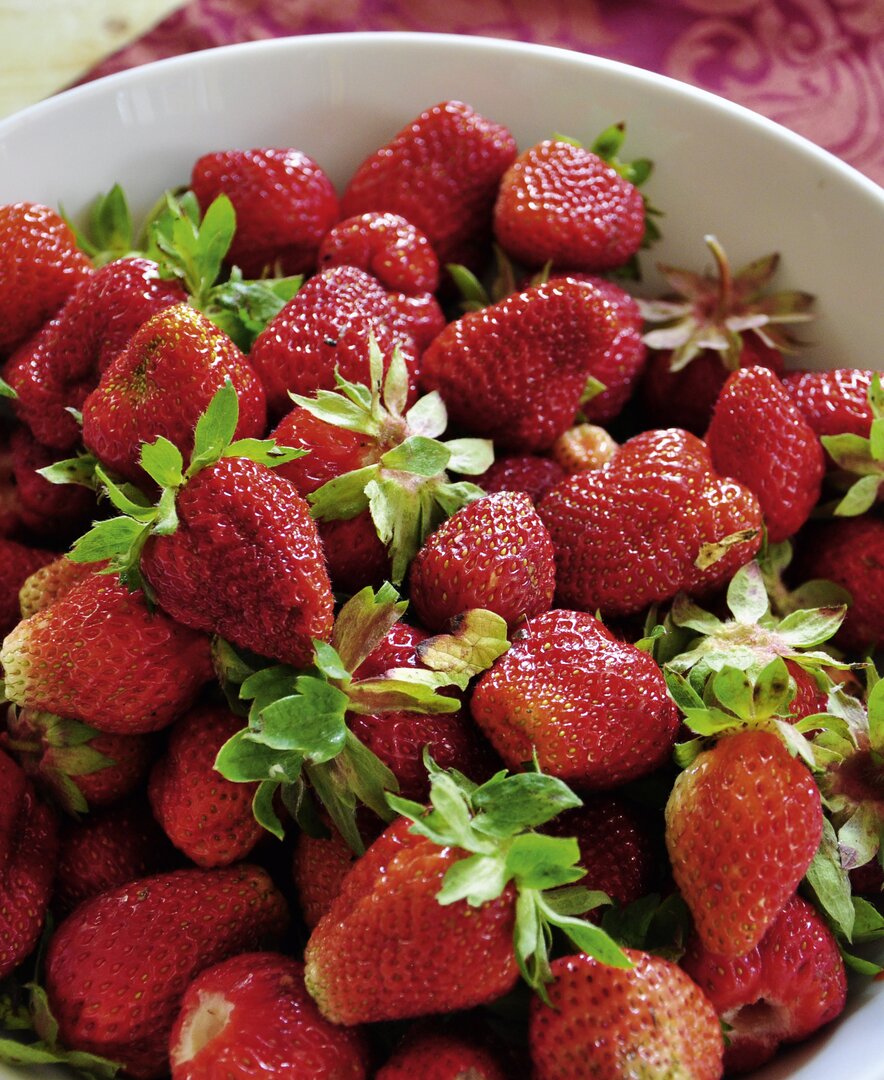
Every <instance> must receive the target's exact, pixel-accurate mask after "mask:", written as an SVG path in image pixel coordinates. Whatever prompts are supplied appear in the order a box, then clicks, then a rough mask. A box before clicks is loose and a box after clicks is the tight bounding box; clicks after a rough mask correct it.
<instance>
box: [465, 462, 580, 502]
mask: <svg viewBox="0 0 884 1080" xmlns="http://www.w3.org/2000/svg"><path fill="white" fill-rule="evenodd" d="M565 476H566V473H565V470H564V469H563V468H562V466H561V465H559V463H558V462H557V461H554V460H553V459H552V458H545V457H539V456H538V455H536V454H508V455H505V456H504V457H499V458H497V459H496V460H495V461H494V463H493V464H492V465H491V467H490V468H489V469H487V470H486V471H485V472H483V473H482V474H481V476H477V477H476V478H475V481H476V483H477V484H478V486H479V487H480V488H482V489H483V491H487V492H488V494H489V495H493V494H494V493H495V492H497V491H524V493H525V494H526V495H527V496H528V497H529V498H530V499H531V502H533V503H534V505H535V506H536V505H537V504H538V503H539V502H540V500H541V499H542V498H543V496H544V495H545V494H546V493H547V492H548V491H549V489H550V488H551V487H553V485H555V484H557V483H558V482H559V481H560V480H564V479H565Z"/></svg>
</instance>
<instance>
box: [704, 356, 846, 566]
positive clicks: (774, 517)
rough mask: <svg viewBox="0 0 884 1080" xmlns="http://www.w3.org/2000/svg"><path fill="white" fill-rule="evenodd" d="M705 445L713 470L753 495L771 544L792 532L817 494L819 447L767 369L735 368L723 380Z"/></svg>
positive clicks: (820, 475) (820, 472)
mask: <svg viewBox="0 0 884 1080" xmlns="http://www.w3.org/2000/svg"><path fill="white" fill-rule="evenodd" d="M706 443H707V445H708V447H709V452H710V454H711V455H712V464H713V466H714V467H715V469H716V471H717V472H719V473H721V474H722V476H730V477H732V478H733V479H734V480H739V481H740V483H741V484H745V486H746V487H747V488H749V490H750V491H752V492H753V493H754V494H755V495H756V496H757V497H758V502H759V504H760V506H761V511H762V513H763V514H764V522H765V525H766V526H767V536H768V540H769V541H770V542H771V543H773V544H775V543H779V541H780V540H785V539H787V538H788V537H790V536H792V535H793V534H794V533H796V532H798V530H799V529H800V528H801V526H802V525H803V524H804V523H805V521H807V519H808V517H809V516H810V512H811V510H813V508H814V506H815V505H816V503H817V500H818V499H819V496H820V487H821V485H822V480H823V474H824V472H825V464H824V459H823V448H822V446H821V445H820V441H819V438H818V437H817V435H816V434H815V432H814V430H813V428H812V427H811V426H810V424H808V422H807V421H806V420H805V419H804V417H803V416H802V414H801V412H800V411H799V410H798V408H797V407H796V406H795V405H793V404H792V401H791V399H790V397H789V395H788V394H787V393H786V391H785V390H784V389H783V385H782V383H781V382H780V381H779V379H778V378H777V377H776V375H774V373H773V372H772V371H769V370H768V369H767V368H763V367H752V368H741V369H740V370H739V371H735V372H734V373H733V374H732V375H731V376H730V377H729V378H728V380H727V382H726V383H725V384H724V388H723V389H722V391H721V394H719V397H718V401H717V402H716V404H715V410H714V412H713V414H712V422H711V423H710V425H709V430H708V431H707V433H706Z"/></svg>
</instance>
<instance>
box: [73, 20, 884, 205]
mask: <svg viewBox="0 0 884 1080" xmlns="http://www.w3.org/2000/svg"><path fill="white" fill-rule="evenodd" d="M345 30H417V31H430V32H437V33H459V34H483V35H487V36H492V37H502V38H513V39H517V40H521V41H534V42H540V43H543V44H547V45H557V46H560V47H564V48H569V49H575V50H578V51H581V52H586V53H593V54H595V55H598V56H606V57H610V58H611V59H614V60H622V61H625V62H627V63H630V64H635V65H637V66H639V67H643V68H647V69H649V70H651V71H658V72H662V73H664V74H666V75H671V76H673V77H675V78H677V79H681V80H683V81H685V82H688V83H693V84H694V85H697V86H701V87H704V88H705V89H708V90H712V91H713V92H715V93H718V94H721V95H722V96H724V97H727V98H730V99H731V100H733V101H737V102H739V103H741V104H743V105H747V106H748V107H749V108H751V109H754V110H756V111H757V112H759V113H762V114H764V115H765V116H768V117H770V118H772V119H774V120H777V121H779V122H780V123H782V124H784V125H785V126H787V127H790V128H792V129H793V130H794V131H797V132H799V133H800V134H802V135H805V136H806V137H807V138H809V139H811V140H813V141H814V142H816V143H817V144H818V145H820V146H823V147H825V148H826V149H828V150H831V151H832V152H833V153H835V154H837V155H839V156H840V157H841V158H843V159H844V160H845V161H847V162H849V163H850V164H851V165H853V166H854V167H855V168H857V169H859V170H861V171H862V172H864V173H865V174H866V175H867V176H870V177H871V178H872V179H874V180H876V181H877V182H878V183H879V184H884V0H669V2H666V0H660V2H654V0H446V2H445V3H444V4H440V3H438V2H437V0H191V2H190V3H189V4H187V5H186V6H185V7H184V8H182V9H181V10H180V11H178V12H177V13H175V14H174V15H172V16H170V17H169V18H168V19H166V20H165V21H164V22H162V23H160V25H159V26H157V27H156V28H155V29H154V30H152V31H150V32H149V33H148V34H146V35H145V36H144V37H142V38H141V39H140V40H139V41H137V42H135V43H134V44H132V45H130V46H129V47H127V48H126V49H123V50H122V51H120V52H118V53H116V54H115V55H114V56H112V57H110V58H109V59H108V60H106V61H105V62H104V63H102V64H101V65H100V66H99V67H97V68H95V69H94V70H93V71H92V72H90V74H89V76H87V78H96V77H97V76H99V75H107V74H110V73H111V72H113V71H120V70H122V69H123V68H128V67H133V66H134V65H136V64H143V63H146V62H148V61H150V60H157V59H160V58H161V57H166V56H175V55H178V54H180V53H184V52H191V51H195V50H198V49H207V48H211V47H213V46H216V45H227V44H230V43H232V42H237V41H252V40H256V39H258V38H269V37H282V36H285V35H291V34H315V33H328V32H337V31H345Z"/></svg>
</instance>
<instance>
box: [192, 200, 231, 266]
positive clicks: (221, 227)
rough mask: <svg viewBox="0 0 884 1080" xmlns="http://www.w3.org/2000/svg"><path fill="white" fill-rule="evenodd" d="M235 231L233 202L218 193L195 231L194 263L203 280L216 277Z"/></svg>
mask: <svg viewBox="0 0 884 1080" xmlns="http://www.w3.org/2000/svg"><path fill="white" fill-rule="evenodd" d="M235 231H236V212H235V210H234V209H233V203H232V202H231V201H230V199H229V198H228V197H227V196H226V195H223V194H222V195H218V196H217V197H216V198H215V199H214V200H213V201H212V203H211V204H210V206H209V207H208V208H207V210H206V212H205V215H204V216H203V220H202V222H201V223H200V227H199V231H198V233H197V242H196V247H195V251H194V263H195V265H196V266H197V268H198V270H199V272H200V276H201V279H202V281H203V282H205V283H211V282H214V280H215V279H216V278H217V277H218V275H219V273H220V272H221V265H222V263H223V261H224V256H225V255H226V254H227V252H228V250H229V248H230V243H231V241H232V240H233V234H234V232H235Z"/></svg>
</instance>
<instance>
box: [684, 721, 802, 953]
mask: <svg viewBox="0 0 884 1080" xmlns="http://www.w3.org/2000/svg"><path fill="white" fill-rule="evenodd" d="M822 823H823V821H822V808H821V804H820V793H819V790H818V788H817V786H816V784H815V783H814V781H813V778H812V777H811V775H810V773H809V771H808V769H807V768H806V766H805V765H804V764H803V763H802V762H801V761H798V760H796V759H794V758H793V757H791V756H790V754H789V751H788V750H787V749H786V748H785V746H784V745H783V743H782V742H781V741H780V740H779V739H778V738H777V737H776V736H775V735H773V734H771V733H770V732H768V731H759V730H755V731H753V730H748V731H742V732H737V733H735V734H726V735H724V736H723V737H722V738H721V739H720V740H719V741H718V742H717V743H716V744H715V745H714V747H713V748H712V749H710V750H704V751H703V752H701V753H700V754H699V755H698V756H697V757H696V758H695V759H694V761H693V762H692V763H691V764H690V765H689V766H688V767H687V768H686V769H685V770H684V772H682V773H680V774H679V776H678V778H677V779H676V781H675V786H674V787H673V790H672V793H671V795H670V797H669V801H668V803H667V805H666V846H667V848H668V850H669V857H670V860H671V862H672V872H673V876H674V877H675V881H676V884H677V885H678V887H679V890H680V892H681V894H682V896H683V897H684V899H685V901H686V903H687V905H688V907H689V908H690V910H691V914H692V915H693V917H694V922H695V925H696V929H697V933H698V934H699V936H700V940H701V941H702V942H703V944H704V945H705V947H706V948H707V949H709V950H710V951H711V952H716V953H721V954H722V955H724V956H730V957H736V956H740V955H742V954H743V953H746V952H748V951H749V949H752V948H754V947H755V946H756V945H757V944H758V943H759V941H760V940H761V939H762V938H763V937H764V935H765V933H766V932H767V930H768V928H769V927H770V926H771V925H772V923H773V922H774V920H775V919H776V918H777V916H778V915H779V913H780V912H781V911H782V909H783V907H784V906H785V904H786V903H787V902H788V900H789V898H790V897H791V896H792V894H793V893H794V891H795V888H796V886H797V885H798V883H799V881H800V880H801V879H802V877H803V876H804V874H805V872H806V870H807V868H808V866H809V865H810V861H811V859H812V858H813V856H814V854H815V853H816V850H817V845H818V844H819V841H820V836H821V834H822Z"/></svg>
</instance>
